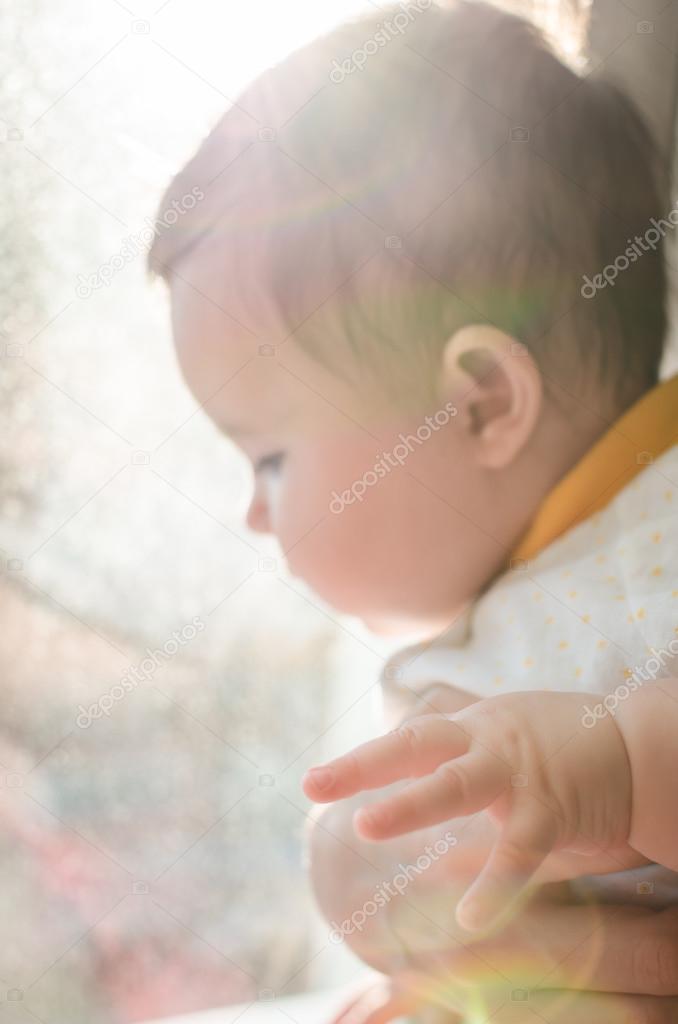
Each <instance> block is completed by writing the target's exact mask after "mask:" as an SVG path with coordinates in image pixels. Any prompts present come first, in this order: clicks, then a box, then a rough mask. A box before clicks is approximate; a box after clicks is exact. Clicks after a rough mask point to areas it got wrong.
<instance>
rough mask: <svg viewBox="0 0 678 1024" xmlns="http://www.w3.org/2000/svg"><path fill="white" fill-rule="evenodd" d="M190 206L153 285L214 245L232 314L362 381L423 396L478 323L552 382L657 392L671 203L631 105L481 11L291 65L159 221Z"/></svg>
mask: <svg viewBox="0 0 678 1024" xmlns="http://www.w3.org/2000/svg"><path fill="white" fill-rule="evenodd" d="M405 12H406V13H405ZM396 19H398V20H396ZM405 22H406V24H405ZM192 190H193V194H194V195H196V194H197V195H202V196H203V198H202V199H200V200H199V201H198V202H196V203H192V204H191V208H190V209H186V210H183V211H182V210H180V212H178V213H177V214H176V216H175V217H174V218H172V219H173V221H174V223H173V225H172V226H171V227H167V226H164V227H163V230H161V231H158V232H157V235H156V238H155V241H154V244H153V247H152V250H151V253H150V255H149V269H150V271H151V273H153V274H156V275H160V276H161V277H163V278H165V279H166V280H168V281H170V280H171V279H172V275H173V274H177V275H178V276H181V275H182V274H183V273H184V271H183V269H182V267H180V266H179V262H180V260H182V259H183V257H185V256H186V255H187V254H188V253H190V252H192V251H193V250H194V249H195V248H196V247H197V246H200V245H207V246H209V248H208V249H206V252H207V254H208V255H210V257H211V258H212V259H215V258H216V259H218V261H219V265H220V266H221V267H222V270H223V282H224V300H223V305H224V308H225V309H226V310H227V311H229V312H230V311H231V310H233V314H234V316H237V317H239V318H240V319H241V322H242V318H243V314H242V310H243V309H245V310H246V311H247V313H246V323H247V326H248V327H250V328H251V329H252V330H253V331H254V332H255V333H256V335H257V337H258V338H259V339H260V340H261V341H265V342H268V341H270V340H272V336H271V335H269V334H268V333H267V332H268V330H269V327H270V324H271V323H272V322H275V323H276V324H277V325H278V326H277V328H276V331H277V335H276V339H275V340H277V341H278V342H281V341H283V340H284V339H286V338H288V337H290V336H293V337H294V338H295V340H296V341H297V342H298V344H299V345H301V346H302V347H303V348H304V349H306V350H307V351H309V352H310V353H312V355H313V356H314V357H315V358H316V359H318V360H319V361H320V362H321V363H323V364H325V365H326V366H328V367H329V368H331V370H332V371H333V372H335V373H336V374H338V375H340V376H342V377H344V378H346V379H348V380H350V381H355V382H356V383H357V384H361V385H369V386H374V385H375V384H379V385H380V386H382V387H384V388H386V389H387V390H388V391H389V393H391V394H392V395H394V396H395V395H398V396H400V397H401V398H402V397H404V396H409V397H410V398H414V397H415V395H416V396H417V400H418V399H420V398H421V397H426V398H428V397H429V396H431V395H432V394H433V393H434V382H435V379H436V374H437V370H438V368H439V361H440V355H441V351H442V349H443V346H444V344H445V342H446V341H447V339H448V338H449V337H450V336H451V334H452V333H454V331H455V330H456V329H458V328H459V327H461V326H463V325H465V324H470V323H476V322H489V323H491V324H493V325H495V326H497V327H499V328H500V329H502V330H504V331H506V332H507V333H509V334H511V335H512V336H514V337H515V338H516V339H517V340H518V341H520V342H522V343H523V344H524V345H526V346H527V347H528V348H529V349H530V350H531V351H532V353H533V354H534V357H535V358H536V360H537V361H538V363H539V365H540V366H541V368H542V370H543V372H544V375H545V378H546V380H547V384H548V381H549V380H552V381H555V382H556V383H557V384H558V385H560V386H562V387H565V388H566V389H570V390H572V391H573V392H575V393H577V394H581V395H584V394H588V395H590V394H592V393H594V394H595V393H599V394H605V395H607V396H608V397H609V399H610V402H611V403H612V404H613V405H614V406H615V407H617V408H624V407H626V406H627V405H628V404H630V403H631V402H632V401H633V400H634V399H635V398H636V397H637V396H638V395H640V394H641V393H642V392H644V391H645V390H647V389H648V388H649V387H651V386H652V385H653V384H654V383H656V380H657V377H658V372H659V365H660V361H661V355H662V348H663V342H664V336H665V328H666V323H665V317H666V314H665V287H666V285H665V272H664V266H663V252H662V238H661V237H659V238H658V239H655V238H654V235H655V234H656V235H662V234H663V233H664V231H665V227H664V228H663V229H662V231H661V232H660V231H659V230H658V229H657V227H656V226H655V230H654V233H653V235H652V238H653V241H654V244H653V245H650V244H649V231H650V229H651V228H652V227H653V218H655V219H656V218H661V217H662V215H663V216H667V209H666V205H665V204H666V194H667V193H666V185H665V181H664V176H663V174H662V172H661V171H660V163H659V160H658V156H657V151H656V148H655V145H654V143H653V140H652V138H651V136H650V133H649V131H648V129H647V128H646V126H645V124H644V122H643V120H642V118H641V116H640V115H639V113H638V112H637V110H636V108H635V106H634V105H633V104H632V102H631V101H630V100H629V99H628V98H627V97H626V96H625V95H624V94H623V93H622V92H621V91H620V90H619V89H618V88H616V87H615V86H613V85H612V84H610V83H608V82H606V81H603V80H602V79H600V78H599V77H597V76H596V74H595V73H593V74H589V75H588V76H585V77H582V76H580V75H579V74H577V73H576V72H575V71H573V70H572V69H570V68H569V67H567V66H566V65H565V64H564V63H563V62H562V61H561V60H559V59H558V58H557V57H556V56H555V55H554V53H553V52H552V51H551V50H550V49H549V47H548V46H547V44H546V42H545V41H544V39H543V37H542V36H541V35H540V33H539V32H538V31H537V30H536V28H535V27H534V26H533V25H531V24H529V23H528V22H526V21H524V20H523V19H521V18H519V17H516V16H514V15H511V14H507V13H505V12H503V11H500V10H498V9H496V8H494V7H492V6H490V5H488V4H485V3H481V2H472V0H471V2H470V0H459V2H452V3H447V4H445V5H443V4H442V3H432V2H431V0H429V2H425V0H415V2H411V3H408V4H400V5H398V6H394V7H393V8H391V9H389V10H385V9H382V10H380V11H379V12H378V13H375V14H374V15H370V16H367V17H362V18H359V19H356V20H353V21H351V22H348V23H346V24H344V25H341V26H340V27H338V28H336V29H335V30H333V31H331V32H330V33H328V34H327V35H325V36H323V37H321V38H319V39H317V40H316V41H314V42H313V43H311V44H309V45H307V46H305V47H303V48H302V49H300V50H298V51H296V52H295V53H293V54H291V55H290V56H289V57H287V58H286V59H285V60H284V61H282V62H281V63H280V64H278V65H277V66H276V67H274V68H272V69H271V70H270V71H268V72H266V73H265V74H263V75H261V76H260V77H259V78H257V79H256V80H255V81H254V82H253V83H252V84H250V85H249V86H248V87H247V88H246V89H245V90H244V91H243V92H242V93H241V95H240V96H239V97H238V99H237V101H236V102H235V103H234V104H233V106H232V107H230V109H229V110H228V111H227V112H226V114H224V116H223V117H222V118H221V120H220V121H219V122H218V123H217V125H216V126H215V128H214V129H213V131H212V132H211V133H210V134H209V135H208V136H207V138H206V139H205V140H204V141H203V143H202V144H201V145H200V147H199V148H198V151H197V152H196V154H195V155H194V156H193V158H192V159H191V160H190V161H189V163H188V164H187V165H186V166H185V167H184V168H183V170H181V171H180V173H179V174H178V175H177V176H176V177H175V178H174V180H173V181H172V182H171V184H170V186H169V188H168V189H167V191H166V193H165V195H164V196H163V199H162V201H161V204H160V208H159V211H158V219H159V221H162V220H163V218H164V217H165V216H166V214H167V212H168V211H169V210H170V208H171V207H172V205H173V204H174V210H175V211H176V210H178V209H179V208H180V207H181V203H182V197H185V196H187V195H188V194H190V193H191V192H192ZM186 205H188V204H186ZM677 216H678V214H677ZM163 223H164V222H163ZM663 223H664V225H665V226H666V227H670V226H671V225H670V224H668V222H667V221H664V222H663ZM646 233H648V244H647V245H645V244H644V242H645V236H646ZM638 238H640V240H641V241H640V242H638V241H634V239H638ZM641 243H642V244H641ZM615 260H616V261H617V263H616V266H615ZM610 267H614V268H615V270H616V274H613V271H612V270H610V269H609V268H610ZM606 269H607V279H605V278H603V277H600V278H597V277H596V275H601V274H602V273H603V271H604V270H606ZM608 279H609V280H608ZM585 280H588V281H589V282H598V284H600V285H601V286H600V287H598V284H595V283H594V284H593V285H590V286H589V287H588V288H584V291H582V287H583V285H584V282H585ZM236 310H237V312H236ZM269 317H270V319H269Z"/></svg>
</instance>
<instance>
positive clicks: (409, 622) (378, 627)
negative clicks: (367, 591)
mask: <svg viewBox="0 0 678 1024" xmlns="http://www.w3.org/2000/svg"><path fill="white" fill-rule="evenodd" d="M358 618H359V619H360V621H361V622H362V624H363V625H364V626H365V628H366V629H368V630H369V631H370V633H373V634H374V635H375V636H379V637H385V638H388V637H399V638H400V639H402V640H403V641H406V642H407V643H417V642H421V641H422V640H427V639H428V638H429V637H431V636H435V635H437V634H438V633H439V632H440V627H439V624H437V623H431V622H422V621H421V620H420V619H417V620H414V619H403V618H397V617H391V616H377V615H359V616H358Z"/></svg>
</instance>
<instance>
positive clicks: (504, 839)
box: [457, 803, 557, 931]
mask: <svg viewBox="0 0 678 1024" xmlns="http://www.w3.org/2000/svg"><path fill="white" fill-rule="evenodd" d="M556 836H557V829H556V827H555V823H554V821H553V819H552V817H551V816H550V815H548V814H544V812H543V810H542V809H541V808H540V809H535V807H534V805H531V804H530V805H527V806H526V805H525V803H522V806H520V805H519V806H518V807H516V808H515V809H514V811H513V812H512V814H511V816H510V818H509V820H508V821H507V823H506V825H505V826H504V829H503V831H502V833H501V835H500V836H499V838H498V839H497V841H496V843H495V844H494V847H493V848H492V851H491V853H490V856H489V857H488V859H487V863H486V864H485V867H484V868H483V869H482V871H481V872H480V874H479V875H478V877H477V878H476V880H475V882H474V883H473V885H472V886H471V887H470V888H469V889H468V890H467V892H466V893H465V894H464V896H463V897H462V899H461V901H460V902H459V905H458V907H457V921H458V923H459V924H460V925H461V927H462V928H465V929H466V930H467V931H478V930H479V929H481V928H487V927H489V926H490V925H491V924H493V923H494V921H495V920H496V918H497V917H498V916H499V915H500V914H501V913H502V912H503V911H505V910H507V909H508V908H509V907H510V906H511V904H512V903H513V902H514V901H515V900H516V899H517V897H518V896H520V894H521V893H522V892H523V891H524V890H525V888H526V887H527V886H528V884H529V882H530V880H531V879H532V877H533V876H534V874H535V872H536V871H537V869H538V868H539V867H540V866H541V865H542V863H543V862H544V860H545V859H546V857H547V856H548V855H549V853H550V852H551V850H552V849H553V846H554V844H555V841H556Z"/></svg>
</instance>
